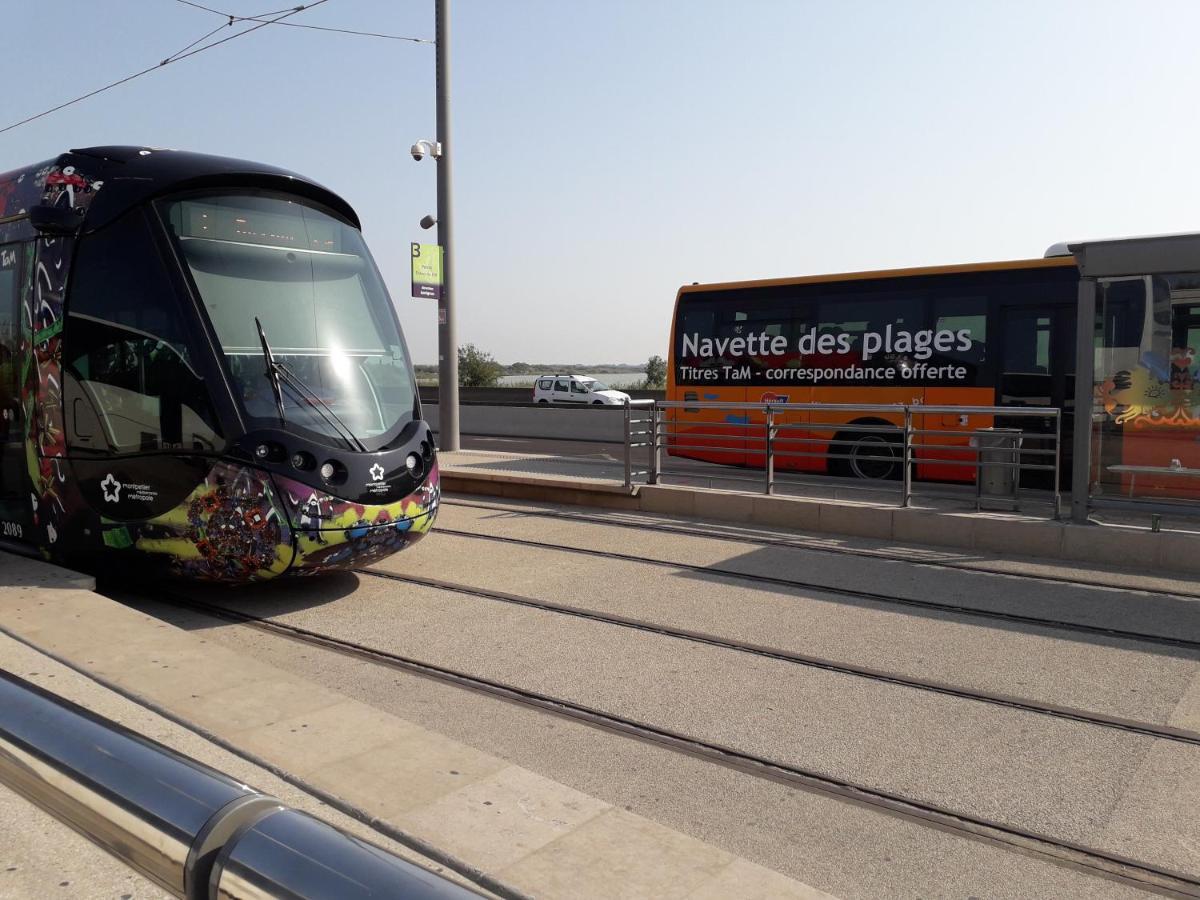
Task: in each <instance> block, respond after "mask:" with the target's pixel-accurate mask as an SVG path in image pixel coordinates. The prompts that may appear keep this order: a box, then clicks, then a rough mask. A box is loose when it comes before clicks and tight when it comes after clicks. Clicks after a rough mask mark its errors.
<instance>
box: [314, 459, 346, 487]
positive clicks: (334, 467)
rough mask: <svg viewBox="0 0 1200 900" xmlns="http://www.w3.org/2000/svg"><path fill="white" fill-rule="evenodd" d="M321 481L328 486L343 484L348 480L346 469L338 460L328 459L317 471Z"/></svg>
mask: <svg viewBox="0 0 1200 900" xmlns="http://www.w3.org/2000/svg"><path fill="white" fill-rule="evenodd" d="M317 471H318V474H320V476H321V480H322V481H324V482H326V483H327V484H341V483H342V482H343V481H345V480H346V467H345V466H343V465H342V464H341V463H340V462H338V461H337V460H336V459H327V460H325V462H323V463H321V468H320V469H318V470H317Z"/></svg>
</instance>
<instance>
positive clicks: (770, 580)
mask: <svg viewBox="0 0 1200 900" xmlns="http://www.w3.org/2000/svg"><path fill="white" fill-rule="evenodd" d="M432 533H434V534H451V535H454V536H455V537H464V538H469V539H472V540H480V541H494V542H496V543H502V544H516V545H518V546H523V547H538V548H540V549H543V550H556V551H559V552H561V553H576V554H581V555H583V556H595V557H600V558H603V559H615V560H620V561H622V562H634V563H644V564H645V565H648V566H658V567H660V568H668V569H683V570H685V571H689V572H699V573H702V574H705V575H721V576H723V577H726V578H737V579H741V580H743V581H749V582H752V583H755V584H772V585H778V586H781V587H794V588H806V589H810V590H817V591H821V592H822V593H826V594H836V595H838V596H842V597H852V598H854V599H856V600H869V601H872V602H875V603H887V604H892V605H896V606H911V607H913V608H916V609H931V610H936V611H938V612H947V613H953V614H955V615H967V616H976V617H979V618H986V619H999V620H1002V621H1008V622H1020V623H1022V624H1025V625H1037V626H1039V627H1043V628H1052V629H1057V630H1060V631H1078V632H1081V633H1084V634H1095V635H1102V636H1105V637H1114V638H1121V639H1123V640H1130V641H1140V642H1142V643H1150V644H1162V645H1164V646H1169V647H1183V648H1185V649H1188V650H1196V651H1200V641H1195V640H1190V639H1188V638H1177V637H1170V636H1167V635H1158V634H1150V633H1147V632H1141V631H1127V630H1124V629H1120V628H1109V627H1106V626H1103V625H1086V624H1084V623H1082V622H1068V621H1065V620H1061V619H1045V618H1042V617H1041V616H1026V615H1023V614H1021V613H1007V612H1001V611H999V610H990V609H979V608H978V607H972V606H957V605H955V604H953V603H938V602H936V601H934V600H917V599H914V598H910V597H900V596H897V595H895V594H881V593H878V592H875V591H863V590H857V589H855V588H842V587H836V586H832V585H826V584H821V583H820V582H810V581H800V580H798V579H793V578H782V577H780V576H777V575H759V574H755V573H753V572H739V571H737V570H736V569H724V568H721V567H719V566H698V565H695V564H693V563H682V562H673V561H670V560H663V559H651V558H649V557H645V556H637V555H634V554H632V553H621V552H619V551H616V550H595V549H592V548H589V547H568V546H566V545H563V544H546V543H543V542H541V541H531V540H529V539H527V538H514V537H504V536H502V535H494V534H478V533H476V532H472V531H459V530H457V529H454V528H445V527H441V526H439V527H438V528H437V529H436V531H434V532H432Z"/></svg>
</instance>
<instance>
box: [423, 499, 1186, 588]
mask: <svg viewBox="0 0 1200 900" xmlns="http://www.w3.org/2000/svg"><path fill="white" fill-rule="evenodd" d="M441 505H443V506H452V507H459V508H462V509H486V510H489V511H492V512H505V513H510V514H513V515H520V516H525V517H529V518H544V519H558V520H560V521H568V522H581V523H584V524H588V525H603V526H608V527H612V528H626V529H631V530H635V531H652V532H657V533H660V534H677V535H680V536H683V537H701V538H706V539H708V540H713V541H727V542H729V543H734V544H748V545H750V546H755V547H781V548H786V549H789V550H803V551H806V552H810V553H820V554H826V555H829V556H843V557H845V556H849V557H856V558H862V559H878V560H883V561H886V562H900V563H905V564H906V565H911V566H916V567H918V568H920V567H928V568H934V569H953V570H956V571H959V572H967V573H973V574H977V575H992V576H999V577H1002V578H1015V579H1018V580H1021V581H1033V582H1041V583H1045V584H1065V585H1071V586H1074V587H1091V588H1109V589H1111V588H1113V585H1111V584H1106V583H1104V582H1102V581H1099V580H1089V579H1086V578H1066V577H1062V576H1055V575H1046V574H1032V573H1029V572H1013V571H1011V570H1008V569H1002V568H996V567H990V566H983V565H978V564H970V563H966V562H957V561H955V560H950V559H932V558H929V557H914V556H911V555H906V554H903V553H895V552H892V551H889V550H883V549H877V548H862V547H860V548H849V547H832V546H829V545H828V544H826V543H822V542H820V541H817V540H807V539H805V538H787V537H768V536H766V535H746V534H731V533H729V532H727V531H713V530H712V529H711V528H708V529H706V528H703V527H699V526H688V525H683V524H667V523H664V522H631V521H628V520H624V519H615V518H608V517H605V516H602V515H590V514H588V513H571V512H563V511H559V510H545V509H529V508H523V507H512V506H503V505H499V504H490V503H483V502H470V501H463V500H448V499H446V498H443V499H442V501H441ZM437 530H439V531H441V530H446V529H444V528H443V527H442V526H441V525H438V526H437ZM547 546H553V545H547ZM564 549H565V548H564ZM647 561H649V560H647ZM814 586H815V585H814ZM1120 590H1123V591H1128V592H1129V593H1133V594H1146V595H1149V596H1154V597H1185V598H1188V599H1193V600H1195V599H1200V585H1197V586H1195V588H1194V589H1193V590H1192V591H1166V590H1160V589H1157V588H1150V587H1121V588H1120Z"/></svg>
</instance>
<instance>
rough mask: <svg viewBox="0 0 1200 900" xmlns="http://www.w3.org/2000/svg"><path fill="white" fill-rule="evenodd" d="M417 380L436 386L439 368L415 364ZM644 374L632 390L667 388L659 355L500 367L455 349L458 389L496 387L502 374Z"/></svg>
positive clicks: (470, 348)
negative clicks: (633, 359) (629, 359)
mask: <svg viewBox="0 0 1200 900" xmlns="http://www.w3.org/2000/svg"><path fill="white" fill-rule="evenodd" d="M413 369H414V371H415V372H416V374H417V380H418V381H420V382H423V383H436V381H437V375H438V367H437V366H431V365H415V366H413ZM586 371H595V372H645V373H646V378H645V380H644V381H641V382H638V383H637V384H635V385H632V387H634V388H636V389H640V390H646V389H651V390H653V389H656V388H660V389H661V388H663V387H666V384H667V363H666V360H664V359H663V358H662V357H661V356H651V357H650V359H648V360H647V361H646V362H645V363H643V364H642V365H640V366H638V365H630V364H629V363H590V364H584V363H527V362H515V363H510V364H509V365H507V366H505V365H501V364H500V363H498V362H496V360H495V358H494V357H493V356H492V355H491V354H490V353H488V352H487V351H486V350H481V349H479V348H478V347H476V346H475V345H474V344H464V345H463V346H461V347H459V348H458V384H459V386H460V387H495V386H496V385H497V384H498V383H499V381H500V379H501V378H502V377H503V376H505V375H530V376H535V375H543V374H546V373H550V372H586Z"/></svg>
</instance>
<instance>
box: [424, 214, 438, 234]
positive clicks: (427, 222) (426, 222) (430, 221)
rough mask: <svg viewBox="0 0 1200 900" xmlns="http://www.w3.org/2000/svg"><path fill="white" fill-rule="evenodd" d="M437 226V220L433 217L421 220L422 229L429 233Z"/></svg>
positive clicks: (425, 217)
mask: <svg viewBox="0 0 1200 900" xmlns="http://www.w3.org/2000/svg"><path fill="white" fill-rule="evenodd" d="M436 224H437V219H435V218H434V217H433V216H423V217H422V218H421V227H422V228H424V229H425V230H426V231H428V230H429V229H430V228H432V227H433V226H434V225H436Z"/></svg>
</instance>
